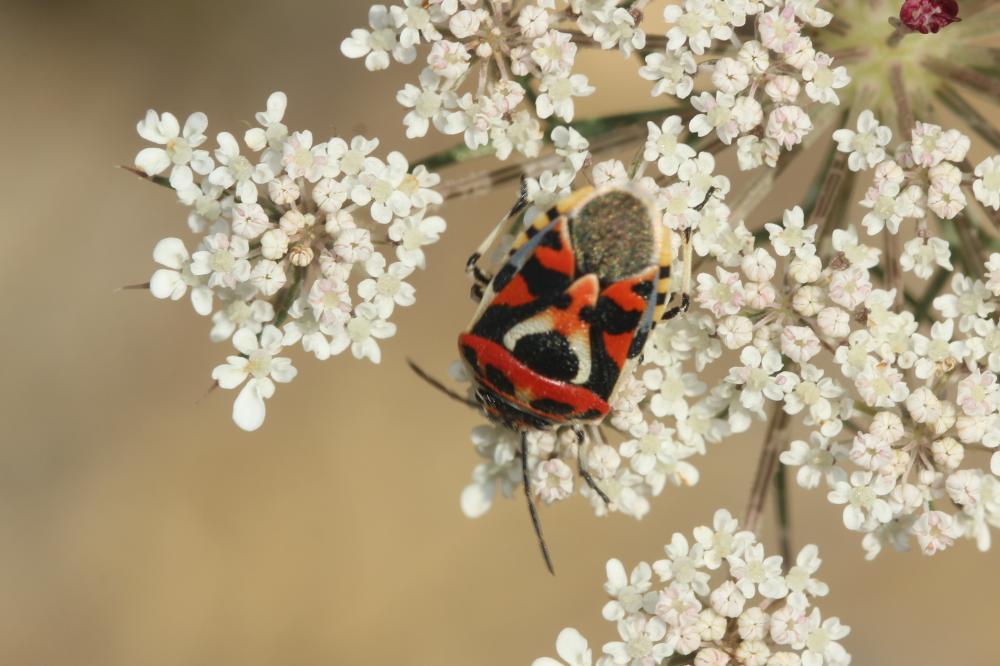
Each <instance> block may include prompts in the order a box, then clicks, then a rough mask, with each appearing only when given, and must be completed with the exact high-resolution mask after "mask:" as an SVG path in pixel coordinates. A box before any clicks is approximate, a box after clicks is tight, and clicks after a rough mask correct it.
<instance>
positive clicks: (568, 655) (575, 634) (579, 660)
mask: <svg viewBox="0 0 1000 666" xmlns="http://www.w3.org/2000/svg"><path fill="white" fill-rule="evenodd" d="M556 654H558V655H559V658H560V659H562V660H563V661H556V660H555V659H551V658H549V657H539V658H538V659H535V660H534V661H533V662H531V666H591V659H592V656H591V650H590V646H588V645H587V639H586V638H584V637H583V636H582V635H581V634H580V632H579V631H577V630H576V629H572V628H569V627H567V628H566V629H563V630H562V631H560V632H559V636H558V637H557V638H556Z"/></svg>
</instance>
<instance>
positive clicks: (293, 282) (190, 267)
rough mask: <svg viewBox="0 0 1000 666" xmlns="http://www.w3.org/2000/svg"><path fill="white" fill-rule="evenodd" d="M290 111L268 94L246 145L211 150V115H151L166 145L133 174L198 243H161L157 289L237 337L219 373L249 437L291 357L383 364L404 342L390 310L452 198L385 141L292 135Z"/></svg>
mask: <svg viewBox="0 0 1000 666" xmlns="http://www.w3.org/2000/svg"><path fill="white" fill-rule="evenodd" d="M286 103H287V102H286V98H285V95H284V94H283V93H280V92H276V93H274V94H273V95H271V96H270V97H269V98H268V100H267V110H266V111H263V112H260V113H258V114H257V122H258V123H259V125H260V126H259V127H254V128H253V129H250V130H248V131H247V132H246V134H245V136H244V144H245V148H241V147H240V145H239V142H238V141H237V139H236V138H235V137H234V136H233V135H232V134H230V133H228V132H220V133H219V134H218V135H217V137H216V141H217V145H218V147H217V148H216V149H215V150H214V151H213V152H211V153H210V152H209V151H208V150H207V149H205V148H204V147H203V146H204V145H205V143H206V141H207V137H206V135H205V131H206V127H207V122H208V121H207V118H206V117H205V115H204V114H202V113H195V114H192V115H191V116H190V117H189V118H188V119H187V121H186V122H185V123H184V126H183V127H181V125H180V123H179V122H178V120H177V118H175V117H174V116H173V115H172V114H170V113H163V114H162V115H161V114H158V113H156V112H155V111H149V112H148V113H147V114H146V117H145V118H144V119H143V120H142V121H140V122H139V125H138V131H139V135H140V136H141V137H142V138H144V139H146V140H147V141H150V142H152V143H154V144H156V145H157V147H152V148H144V149H143V150H141V151H140V152H139V154H138V155H137V156H136V159H135V164H136V167H137V168H138V169H139V170H141V172H142V173H144V174H145V175H146V176H148V177H150V178H153V179H155V180H156V181H157V182H160V183H161V184H169V186H170V187H171V188H173V190H175V191H176V194H177V198H178V200H179V201H180V203H181V204H183V205H184V206H186V207H188V208H189V212H188V215H187V226H188V229H189V230H190V231H191V232H192V233H194V234H198V235H200V239H199V240H197V241H196V242H195V244H194V249H193V250H192V251H190V252H189V251H188V249H187V247H186V245H185V243H184V241H182V240H181V239H179V238H174V237H171V238H165V239H163V240H162V241H160V242H159V243H157V245H156V248H155V249H154V251H153V259H154V260H155V261H156V262H157V263H158V264H160V265H161V266H162V268H160V269H158V270H157V271H156V272H155V273H154V274H153V276H152V279H151V280H150V283H149V288H150V291H151V292H152V294H153V295H154V296H155V297H157V298H169V299H172V300H178V299H180V298H182V297H183V296H184V295H185V294H187V293H188V292H190V294H191V303H192V305H193V306H194V309H195V310H196V311H197V312H198V313H199V314H201V315H205V316H211V317H212V327H211V331H210V334H209V335H210V338H211V339H212V341H213V342H222V341H225V340H229V339H231V340H232V343H233V346H234V347H235V348H236V351H237V353H236V354H234V355H232V356H229V357H228V358H227V359H226V363H224V364H222V365H219V366H218V367H216V368H215V370H214V371H213V372H212V378H213V379H214V380H215V381H216V382H217V384H218V386H219V387H221V388H224V389H236V388H240V387H241V386H242V388H241V390H240V392H239V395H238V396H237V398H236V400H235V402H234V403H233V420H234V421H235V422H236V425H238V426H239V427H241V428H243V429H245V430H255V429H257V428H259V427H260V426H261V424H262V423H263V422H264V415H265V409H264V401H265V400H266V399H267V398H270V397H271V396H272V395H273V394H274V390H275V382H278V383H285V382H289V381H291V380H292V379H294V377H295V375H296V373H297V371H296V369H295V368H294V367H293V366H292V364H291V361H290V360H289V359H288V358H286V357H283V356H282V355H281V354H282V352H283V350H284V349H285V348H287V347H290V346H293V345H301V346H302V348H303V349H304V350H305V351H307V352H310V353H312V354H313V355H314V356H315V357H316V358H317V359H318V360H321V361H323V360H326V359H328V358H330V357H331V356H336V355H337V354H340V353H341V352H344V351H345V350H347V349H350V350H351V353H352V354H353V355H354V356H355V358H359V359H362V358H367V359H369V360H371V361H372V362H374V363H378V362H379V360H380V358H381V351H380V349H379V344H378V341H379V340H382V339H385V338H389V337H391V336H393V335H394V334H395V333H396V325H395V324H393V323H392V322H391V321H389V319H390V317H391V315H392V313H393V311H394V310H395V308H396V307H405V306H409V305H412V304H413V303H414V300H415V298H414V288H413V286H412V285H410V284H409V283H407V282H406V279H407V278H408V277H409V276H410V274H411V273H412V272H413V271H414V269H416V268H423V267H424V265H425V257H424V251H423V248H424V247H425V246H426V245H428V244H430V243H434V242H436V241H437V240H438V238H439V236H440V234H441V232H443V231H444V229H445V222H444V220H443V219H442V218H440V217H437V216H430V215H427V210H428V207H429V206H432V205H436V204H440V203H441V202H442V198H441V195H439V194H438V193H437V192H435V191H434V189H433V188H434V187H435V186H436V185H437V184H438V183H439V181H440V178H439V177H438V176H436V175H434V174H431V173H429V172H428V171H427V169H425V168H424V167H422V166H418V167H416V168H415V169H412V170H411V169H410V167H409V164H408V162H407V160H406V158H405V157H403V155H401V154H400V153H398V152H391V153H389V155H388V156H387V157H386V159H385V160H384V161H383V160H382V159H380V158H378V157H376V156H375V155H374V151H375V150H376V149H377V148H378V141H377V140H374V139H366V138H364V137H361V136H357V137H354V138H353V139H352V140H351V141H350V142H348V141H345V140H343V139H340V138H332V139H329V140H327V141H324V142H314V140H313V135H312V133H311V132H308V131H302V132H293V131H289V130H288V128H287V127H286V126H285V125H284V122H283V120H284V114H285V107H286ZM164 174H165V176H164Z"/></svg>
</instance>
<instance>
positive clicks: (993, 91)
mask: <svg viewBox="0 0 1000 666" xmlns="http://www.w3.org/2000/svg"><path fill="white" fill-rule="evenodd" d="M998 16H1000V12H998ZM998 23H1000V21H998ZM997 29H998V30H1000V26H998V27H997ZM924 65H925V66H926V67H927V69H929V70H931V71H932V72H934V73H935V74H937V75H939V76H942V77H944V78H946V79H950V80H952V81H956V82H958V83H960V84H962V85H963V86H965V87H966V88H967V89H968V90H971V91H973V92H976V93H979V94H980V95H985V96H987V97H988V98H989V99H990V100H991V101H992V100H995V99H996V98H998V97H1000V78H997V77H996V76H995V75H994V74H992V73H986V72H983V71H980V70H978V69H973V68H971V67H963V66H962V65H956V64H954V63H951V62H948V61H947V60H941V59H940V58H928V59H927V60H926V61H924Z"/></svg>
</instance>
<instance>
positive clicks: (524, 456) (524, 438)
mask: <svg viewBox="0 0 1000 666" xmlns="http://www.w3.org/2000/svg"><path fill="white" fill-rule="evenodd" d="M521 476H522V477H523V478H524V497H525V498H526V499H527V500H528V512H529V513H530V514H531V524H532V525H533V526H534V528H535V536H537V537H538V546H539V548H541V549H542V557H543V558H544V559H545V566H546V567H547V568H548V570H549V573H550V574H552V575H553V576H555V575H556V570H555V568H554V567H553V566H552V558H551V557H549V547H548V546H546V545H545V537H544V536H542V523H541V521H540V520H539V519H538V509H537V508H536V507H535V501H534V500H533V499H532V497H531V480H530V479H529V478H528V433H526V432H522V433H521Z"/></svg>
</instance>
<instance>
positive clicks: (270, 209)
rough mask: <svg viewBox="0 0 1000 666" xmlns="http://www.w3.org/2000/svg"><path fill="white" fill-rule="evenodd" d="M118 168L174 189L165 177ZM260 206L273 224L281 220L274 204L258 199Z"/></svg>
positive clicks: (131, 168)
mask: <svg viewBox="0 0 1000 666" xmlns="http://www.w3.org/2000/svg"><path fill="white" fill-rule="evenodd" d="M119 168H120V169H124V170H125V171H128V172H129V173H132V174H135V175H136V176H139V178H142V179H143V180H148V181H149V182H151V183H153V184H154V185H159V186H160V187H165V188H167V189H168V190H173V189H174V188H173V186H171V185H170V179H169V178H166V177H165V176H150V175H147V174H146V172H145V171H142V170H140V169H136V168H135V167H130V166H125V165H124V164H122V165H121V166H120V167H119ZM226 191H227V192H228V191H230V190H226ZM260 205H261V208H263V209H264V210H265V211H267V215H268V217H270V218H271V219H272V220H274V221H275V222H277V221H278V220H280V219H281V211H280V210H278V207H277V206H275V205H274V203H273V202H272V201H271V200H270V199H266V198H265V199H260Z"/></svg>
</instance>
